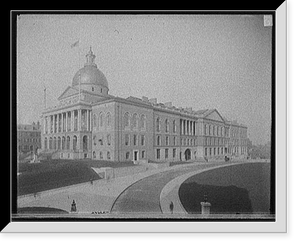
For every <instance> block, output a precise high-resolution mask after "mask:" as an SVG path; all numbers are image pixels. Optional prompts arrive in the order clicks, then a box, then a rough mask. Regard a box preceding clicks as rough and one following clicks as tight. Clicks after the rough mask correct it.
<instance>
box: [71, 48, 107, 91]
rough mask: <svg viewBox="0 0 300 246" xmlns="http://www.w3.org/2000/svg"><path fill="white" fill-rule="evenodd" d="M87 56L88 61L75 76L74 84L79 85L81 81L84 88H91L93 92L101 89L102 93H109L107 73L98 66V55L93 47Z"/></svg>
mask: <svg viewBox="0 0 300 246" xmlns="http://www.w3.org/2000/svg"><path fill="white" fill-rule="evenodd" d="M85 57H86V63H85V64H84V67H83V68H81V69H79V71H77V73H76V74H75V76H74V77H73V81H72V86H78V85H79V83H80V84H81V88H82V89H88V90H90V89H91V91H93V92H96V91H99V92H100V93H101V94H102V93H104V94H107V92H108V82H107V79H106V77H105V75H104V74H103V73H102V72H101V71H100V70H99V69H98V68H97V65H96V63H95V57H96V56H95V55H94V53H93V51H92V47H90V50H89V52H88V53H87V54H86V56H85ZM95 86H96V87H95ZM98 87H99V88H98ZM89 88H90V89H89ZM101 88H102V89H101Z"/></svg>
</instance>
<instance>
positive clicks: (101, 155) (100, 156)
mask: <svg viewBox="0 0 300 246" xmlns="http://www.w3.org/2000/svg"><path fill="white" fill-rule="evenodd" d="M99 158H100V159H101V160H102V159H103V153H102V152H101V151H100V153H99Z"/></svg>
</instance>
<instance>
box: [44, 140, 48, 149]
mask: <svg viewBox="0 0 300 246" xmlns="http://www.w3.org/2000/svg"><path fill="white" fill-rule="evenodd" d="M44 149H48V139H47V138H45V140H44Z"/></svg>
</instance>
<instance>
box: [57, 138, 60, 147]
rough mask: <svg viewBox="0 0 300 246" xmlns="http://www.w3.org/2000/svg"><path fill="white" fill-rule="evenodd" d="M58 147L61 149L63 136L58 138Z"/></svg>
mask: <svg viewBox="0 0 300 246" xmlns="http://www.w3.org/2000/svg"><path fill="white" fill-rule="evenodd" d="M57 149H61V138H60V137H58V138H57Z"/></svg>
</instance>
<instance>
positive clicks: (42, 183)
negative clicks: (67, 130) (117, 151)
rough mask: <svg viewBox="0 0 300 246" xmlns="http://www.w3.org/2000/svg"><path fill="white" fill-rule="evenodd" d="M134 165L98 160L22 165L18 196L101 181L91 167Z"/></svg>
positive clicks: (20, 166)
mask: <svg viewBox="0 0 300 246" xmlns="http://www.w3.org/2000/svg"><path fill="white" fill-rule="evenodd" d="M132 165H133V163H132V162H111V161H98V160H47V161H46V160H45V161H41V163H20V164H19V173H21V174H20V175H18V195H26V194H33V193H37V192H41V191H45V190H49V189H56V188H60V187H64V186H68V185H74V184H79V183H84V182H89V181H90V180H97V179H99V176H98V175H97V174H96V173H95V172H94V171H93V170H92V168H91V167H96V168H97V167H98V168H99V167H113V168H118V167H127V166H132Z"/></svg>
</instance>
